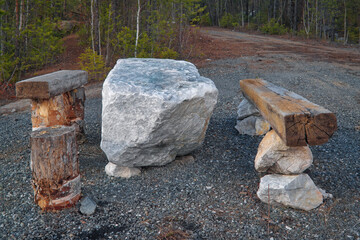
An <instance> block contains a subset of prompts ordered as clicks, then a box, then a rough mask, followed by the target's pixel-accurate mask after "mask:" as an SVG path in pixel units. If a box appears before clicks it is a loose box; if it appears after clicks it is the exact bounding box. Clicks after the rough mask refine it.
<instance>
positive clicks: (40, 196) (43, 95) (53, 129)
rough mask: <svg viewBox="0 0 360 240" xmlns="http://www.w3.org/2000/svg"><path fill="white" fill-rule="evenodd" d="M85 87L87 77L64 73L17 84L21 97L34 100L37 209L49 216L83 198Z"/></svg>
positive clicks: (76, 72) (83, 73) (33, 160)
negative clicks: (80, 152) (81, 155)
mask: <svg viewBox="0 0 360 240" xmlns="http://www.w3.org/2000/svg"><path fill="white" fill-rule="evenodd" d="M85 83H87V72H86V71H80V70H74V71H71V70H63V71H58V72H54V73H50V74H46V75H42V76H38V77H34V78H30V79H27V80H24V81H20V82H18V83H17V84H16V96H17V97H18V98H30V99H31V100H32V112H31V121H32V130H33V131H32V133H31V138H30V142H31V161H30V162H31V163H30V165H31V171H32V185H33V188H34V195H35V197H34V199H35V203H36V204H38V205H39V206H40V207H41V209H43V210H54V209H55V210H57V209H62V208H67V207H71V206H73V205H74V204H75V203H76V202H77V201H78V200H79V198H80V193H81V188H80V187H81V184H80V174H79V162H78V153H77V151H78V146H77V142H78V141H79V140H83V139H84V128H83V126H84V103H85V90H84V87H83V85H84V84H85Z"/></svg>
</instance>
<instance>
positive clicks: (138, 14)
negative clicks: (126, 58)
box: [135, 0, 141, 57]
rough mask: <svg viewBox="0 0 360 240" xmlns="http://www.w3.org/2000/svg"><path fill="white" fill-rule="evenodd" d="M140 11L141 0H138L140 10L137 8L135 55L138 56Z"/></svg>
mask: <svg viewBox="0 0 360 240" xmlns="http://www.w3.org/2000/svg"><path fill="white" fill-rule="evenodd" d="M140 11H141V6H140V0H138V10H137V14H136V40H135V57H137V47H138V42H139V31H140Z"/></svg>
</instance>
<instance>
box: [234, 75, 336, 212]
mask: <svg viewBox="0 0 360 240" xmlns="http://www.w3.org/2000/svg"><path fill="white" fill-rule="evenodd" d="M240 87H241V90H242V93H243V95H244V97H245V98H246V99H247V100H248V102H250V103H252V104H253V105H254V106H255V107H256V108H257V110H258V111H259V113H260V114H261V115H262V117H263V118H264V119H265V120H266V121H268V122H269V124H270V126H271V127H272V128H273V130H272V131H270V132H268V133H267V134H266V135H265V137H264V138H263V140H262V141H261V142H260V145H259V148H258V152H257V154H256V157H255V161H254V166H255V169H256V170H257V171H258V172H262V173H270V175H265V176H264V177H262V178H261V180H260V184H259V190H258V191H257V196H258V197H259V199H260V200H261V201H262V202H264V203H266V204H283V205H285V206H289V207H292V208H296V209H302V210H306V211H308V210H311V209H314V208H316V207H318V206H319V205H320V204H321V203H322V202H323V193H322V192H321V191H320V189H318V188H317V187H316V185H315V184H314V182H313V181H312V179H311V178H310V177H309V176H308V175H307V174H305V173H304V171H305V170H306V169H307V168H309V167H310V166H311V164H312V162H313V155H312V153H311V150H310V148H309V146H308V145H320V144H323V143H326V142H327V141H328V140H329V138H330V137H331V136H332V135H333V133H334V132H335V131H336V129H337V122H336V116H335V114H334V113H332V112H330V111H329V110H327V109H325V108H323V107H321V106H319V105H316V104H314V103H312V102H310V101H308V100H307V99H305V98H303V97H301V96H299V95H297V94H296V93H293V92H290V91H288V90H286V89H284V88H281V87H278V86H275V85H274V84H271V83H269V82H267V81H264V80H262V79H245V80H241V81H240Z"/></svg>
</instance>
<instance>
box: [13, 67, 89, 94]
mask: <svg viewBox="0 0 360 240" xmlns="http://www.w3.org/2000/svg"><path fill="white" fill-rule="evenodd" d="M87 78H88V75H87V72H86V71H82V70H61V71H57V72H53V73H49V74H45V75H41V76H38V77H33V78H30V79H26V80H23V81H20V82H17V83H16V97H17V98H31V99H49V98H51V97H54V96H57V95H60V94H62V93H65V92H68V91H71V90H73V89H76V88H79V87H81V86H83V85H84V84H86V83H87Z"/></svg>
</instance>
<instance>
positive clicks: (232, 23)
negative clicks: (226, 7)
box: [220, 13, 239, 28]
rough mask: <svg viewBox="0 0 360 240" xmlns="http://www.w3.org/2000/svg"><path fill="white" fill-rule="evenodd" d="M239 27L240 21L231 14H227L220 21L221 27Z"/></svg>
mask: <svg viewBox="0 0 360 240" xmlns="http://www.w3.org/2000/svg"><path fill="white" fill-rule="evenodd" d="M238 26H239V21H238V19H237V18H236V17H235V16H233V15H231V14H230V13H225V15H224V16H222V17H221V19H220V27H224V28H235V27H238Z"/></svg>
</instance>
